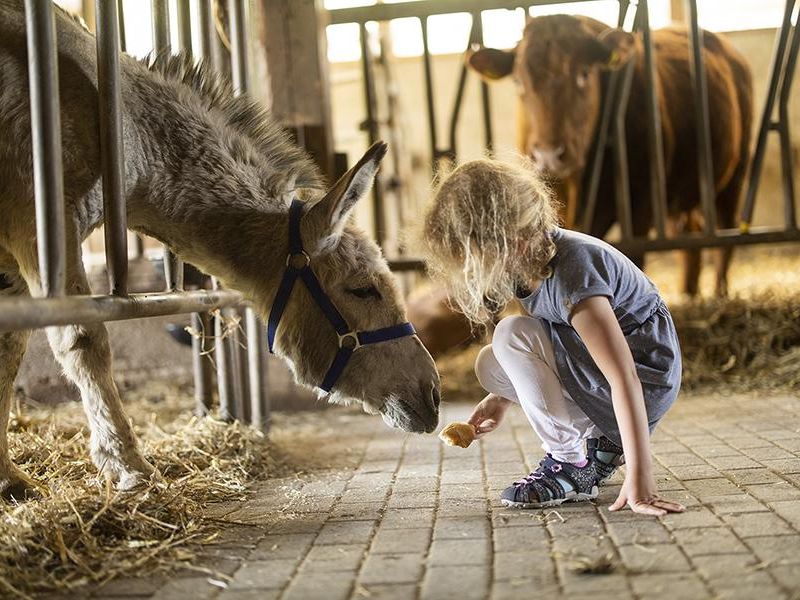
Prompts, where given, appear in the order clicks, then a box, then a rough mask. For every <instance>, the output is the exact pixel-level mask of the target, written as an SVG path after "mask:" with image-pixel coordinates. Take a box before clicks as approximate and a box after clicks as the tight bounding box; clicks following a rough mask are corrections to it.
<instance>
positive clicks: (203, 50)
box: [197, 0, 222, 71]
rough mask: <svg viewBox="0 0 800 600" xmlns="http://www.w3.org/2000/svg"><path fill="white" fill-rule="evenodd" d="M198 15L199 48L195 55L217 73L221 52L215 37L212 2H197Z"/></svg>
mask: <svg viewBox="0 0 800 600" xmlns="http://www.w3.org/2000/svg"><path fill="white" fill-rule="evenodd" d="M199 15H200V47H199V49H198V52H197V54H198V55H199V56H200V57H202V58H203V59H204V60H205V61H206V62H208V64H210V65H211V67H212V68H213V69H214V70H215V71H219V70H220V66H221V64H222V52H221V48H220V46H221V42H220V40H219V35H217V25H216V22H215V21H214V7H213V5H212V0H199Z"/></svg>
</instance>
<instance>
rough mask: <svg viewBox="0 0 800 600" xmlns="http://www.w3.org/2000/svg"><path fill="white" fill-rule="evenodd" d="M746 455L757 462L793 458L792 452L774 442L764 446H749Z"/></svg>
mask: <svg viewBox="0 0 800 600" xmlns="http://www.w3.org/2000/svg"><path fill="white" fill-rule="evenodd" d="M747 455H748V456H749V457H751V458H754V459H756V460H758V461H759V462H764V461H770V460H778V459H786V458H795V456H794V454H792V453H791V452H789V451H788V450H784V449H783V448H779V447H778V446H775V445H774V444H773V445H770V446H768V447H764V448H751V449H749V450H748V451H747Z"/></svg>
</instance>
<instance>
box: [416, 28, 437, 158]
mask: <svg viewBox="0 0 800 600" xmlns="http://www.w3.org/2000/svg"><path fill="white" fill-rule="evenodd" d="M419 21H420V26H421V27H422V64H423V66H424V67H425V101H426V105H427V107H428V134H429V136H430V144H431V167H432V169H433V171H434V172H435V171H436V164H437V161H438V159H439V143H438V141H437V127H436V105H435V104H434V95H433V67H432V66H431V51H430V47H429V46H428V18H427V17H423V18H421V19H420V20H419Z"/></svg>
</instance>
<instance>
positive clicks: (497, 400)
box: [467, 394, 512, 438]
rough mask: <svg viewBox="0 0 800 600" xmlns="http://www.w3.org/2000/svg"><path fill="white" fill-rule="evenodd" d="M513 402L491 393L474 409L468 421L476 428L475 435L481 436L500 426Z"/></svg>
mask: <svg viewBox="0 0 800 600" xmlns="http://www.w3.org/2000/svg"><path fill="white" fill-rule="evenodd" d="M511 404H512V402H511V401H510V400H506V399H505V398H501V397H500V396H497V395H495V394H489V395H488V396H486V397H485V398H484V399H483V400H481V401H480V402H479V403H478V405H477V406H476V407H475V409H474V410H473V411H472V415H470V417H469V419H468V420H467V423H469V424H470V425H472V426H473V427H474V428H475V437H476V438H480V437H482V436H484V435H486V434H487V433H490V432H492V431H494V430H495V429H497V428H498V427H499V426H500V423H501V422H502V421H503V417H504V416H505V414H506V411H507V410H508V407H509V406H511Z"/></svg>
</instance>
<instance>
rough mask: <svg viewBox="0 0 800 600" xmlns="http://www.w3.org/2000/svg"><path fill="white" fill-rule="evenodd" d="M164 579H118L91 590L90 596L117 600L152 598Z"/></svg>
mask: <svg viewBox="0 0 800 600" xmlns="http://www.w3.org/2000/svg"><path fill="white" fill-rule="evenodd" d="M165 581H166V579H164V578H162V577H150V578H147V579H142V578H139V577H119V578H117V579H112V580H111V581H109V582H108V583H106V584H105V585H103V586H99V587H97V588H96V589H93V590H92V596H93V597H97V598H117V597H126V596H127V597H132V596H146V597H149V596H152V595H153V594H154V593H156V592H157V591H158V589H159V588H160V587H161V586H163V585H164V583H165Z"/></svg>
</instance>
